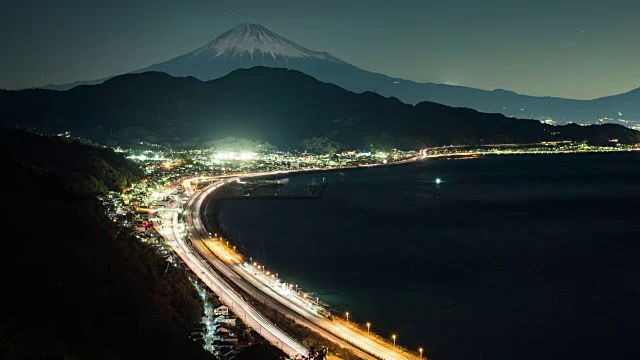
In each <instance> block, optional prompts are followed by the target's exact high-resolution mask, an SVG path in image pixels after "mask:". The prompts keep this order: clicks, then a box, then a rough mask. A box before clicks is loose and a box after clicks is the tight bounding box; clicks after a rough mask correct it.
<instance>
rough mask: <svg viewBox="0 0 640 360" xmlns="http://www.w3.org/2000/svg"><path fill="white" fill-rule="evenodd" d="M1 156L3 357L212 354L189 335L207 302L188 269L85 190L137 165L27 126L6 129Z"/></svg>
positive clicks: (117, 183)
mask: <svg viewBox="0 0 640 360" xmlns="http://www.w3.org/2000/svg"><path fill="white" fill-rule="evenodd" d="M0 156H1V157H2V166H3V178H4V179H3V180H4V181H3V183H4V184H5V185H4V188H3V192H4V195H5V197H4V199H3V200H4V201H3V206H2V225H3V226H2V227H3V234H4V235H3V237H2V242H3V244H2V248H3V260H2V262H0V263H1V264H2V265H1V267H2V268H1V271H2V274H3V281H2V295H3V296H2V298H3V306H2V307H0V354H1V355H0V358H2V359H207V358H209V359H210V358H211V357H210V356H208V355H207V354H206V352H204V350H202V349H201V348H200V345H198V344H196V343H194V342H192V341H191V340H189V338H188V335H189V332H190V331H191V330H192V329H193V328H194V326H196V325H197V323H198V322H199V320H200V317H201V313H202V303H201V301H200V299H199V297H198V294H197V293H196V291H195V289H194V287H193V286H192V285H191V284H190V283H189V280H188V278H187V277H186V275H185V274H184V273H183V272H182V271H180V270H177V269H175V268H174V267H168V268H167V263H166V262H165V261H164V260H163V259H162V258H161V257H160V256H159V255H158V254H157V253H156V252H155V251H154V250H153V249H152V248H151V247H149V246H148V245H146V244H143V243H141V242H140V241H138V240H137V239H135V238H133V237H131V236H129V235H126V234H125V232H124V231H119V229H118V228H116V227H115V226H114V225H113V223H111V222H109V220H108V219H107V218H106V216H105V215H104V214H103V211H102V209H101V208H100V205H99V204H98V202H97V200H96V198H95V197H94V196H92V195H88V194H91V193H93V192H94V191H95V190H102V189H104V188H108V189H113V190H115V189H118V188H119V187H121V186H122V185H124V184H126V183H128V182H130V181H132V180H134V179H135V178H136V177H137V176H139V175H140V170H139V169H137V168H136V167H135V165H134V164H130V163H129V162H128V161H126V160H125V159H124V158H122V157H121V156H119V155H118V154H116V153H113V152H112V151H111V150H108V149H98V148H93V147H91V146H87V145H81V144H77V143H68V142H65V141H64V140H62V139H59V138H45V137H39V136H36V135H33V134H29V133H25V132H22V131H0ZM165 269H166V272H165Z"/></svg>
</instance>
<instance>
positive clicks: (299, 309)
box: [156, 151, 426, 359]
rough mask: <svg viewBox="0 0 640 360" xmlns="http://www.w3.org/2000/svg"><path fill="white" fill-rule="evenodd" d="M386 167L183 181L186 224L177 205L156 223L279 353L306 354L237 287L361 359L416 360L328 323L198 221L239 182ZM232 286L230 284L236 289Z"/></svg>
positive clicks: (312, 305) (319, 309) (308, 303)
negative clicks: (213, 198)
mask: <svg viewBox="0 0 640 360" xmlns="http://www.w3.org/2000/svg"><path fill="white" fill-rule="evenodd" d="M425 156H426V153H425V152H424V151H421V152H420V154H419V156H416V157H413V158H410V159H405V160H401V161H397V162H393V163H390V164H388V165H392V164H401V163H408V162H412V161H416V160H420V159H424V158H425ZM383 165H385V164H367V165H358V166H349V167H340V168H338V167H335V168H331V167H330V168H322V169H303V170H283V171H273V172H264V173H255V174H242V175H240V176H229V175H227V176H218V177H206V176H205V177H197V178H190V179H185V180H184V181H183V182H182V185H183V187H184V189H185V194H186V196H188V197H189V198H188V201H187V203H186V204H185V206H184V209H183V214H184V221H185V222H184V223H181V222H180V219H179V214H178V212H179V211H180V209H179V206H180V202H179V201H176V202H174V203H173V205H172V209H173V210H175V211H174V212H172V213H167V212H164V213H163V214H164V215H163V219H164V221H163V225H162V226H160V225H158V224H156V227H157V228H158V230H159V233H160V234H162V235H163V236H164V237H165V239H166V240H167V242H168V243H169V244H170V245H171V246H172V248H173V249H174V250H175V252H176V253H177V254H178V255H179V256H180V257H181V258H182V260H183V261H184V262H185V263H186V264H187V265H188V266H189V268H191V269H192V270H193V272H194V273H195V274H196V275H197V276H198V277H199V278H200V279H201V280H202V281H203V282H204V283H205V284H206V285H207V286H208V287H209V288H210V289H211V290H213V291H214V292H215V293H216V294H217V295H218V296H220V299H221V301H222V302H224V303H225V304H227V305H228V306H229V307H230V310H231V311H233V312H234V313H235V314H236V315H237V316H238V317H240V318H241V319H243V320H244V321H245V323H246V324H247V325H248V326H250V327H251V328H253V329H254V330H255V331H258V332H259V333H260V334H261V335H262V336H263V337H264V338H265V339H266V340H267V341H269V342H270V343H271V344H273V345H275V346H276V347H278V348H281V349H282V350H283V351H285V352H286V353H287V354H289V355H297V354H301V355H306V354H307V349H306V348H305V347H304V346H302V345H301V344H300V343H298V342H297V341H296V340H294V339H293V338H291V337H290V336H289V335H288V334H286V333H285V332H284V331H282V330H280V329H279V328H277V327H276V326H275V325H274V324H273V323H271V322H270V321H269V320H268V319H266V318H265V317H264V316H263V315H262V314H260V313H259V312H258V311H257V310H256V309H255V308H253V307H252V306H251V305H250V304H249V303H247V302H246V301H245V300H244V298H243V297H242V295H240V293H238V292H237V291H236V290H235V289H236V288H237V289H241V290H242V291H243V292H244V293H246V294H249V295H250V296H251V297H253V298H254V299H256V300H258V301H259V302H261V303H263V304H264V305H266V306H268V307H270V308H273V309H275V310H277V311H279V312H281V313H283V314H285V315H286V316H287V317H289V318H291V319H293V320H294V321H295V322H296V323H299V324H302V325H304V326H306V327H308V328H309V329H311V330H312V331H314V332H316V333H318V334H319V335H321V336H323V337H324V338H326V339H328V340H330V341H332V342H334V343H336V344H338V345H339V346H341V347H344V348H347V349H349V350H351V351H352V352H353V353H354V354H355V355H356V356H358V357H360V358H362V359H376V358H381V359H416V358H418V356H416V355H415V354H412V353H408V352H406V351H404V350H403V349H402V348H400V347H398V348H395V346H394V345H391V344H389V343H387V342H385V341H383V340H381V339H380V338H378V337H376V336H374V335H373V334H372V335H371V336H369V334H368V333H367V332H366V331H363V330H362V329H360V328H359V327H357V326H354V325H353V324H350V323H346V322H345V321H340V320H329V319H328V318H327V317H326V316H324V314H323V309H322V307H321V306H319V304H315V303H314V302H313V301H312V299H309V298H303V297H302V296H301V294H299V293H297V292H296V291H293V290H292V289H283V288H282V286H281V284H278V283H277V282H275V281H271V280H270V279H269V278H268V277H266V276H264V275H263V274H260V273H259V272H258V271H256V269H254V268H253V266H251V265H248V264H247V265H246V266H245V265H244V261H243V260H242V257H241V256H240V255H239V254H237V253H233V252H231V251H230V249H228V248H226V247H225V246H222V244H219V243H220V242H219V241H217V242H216V241H211V240H210V239H209V238H210V236H208V235H209V234H208V233H207V230H206V228H205V227H204V226H203V224H202V220H201V217H200V216H201V209H202V204H203V202H204V201H205V200H206V199H207V198H208V197H209V196H210V195H212V194H213V193H214V192H215V191H216V190H218V189H219V188H220V187H221V186H223V185H225V184H228V183H230V182H234V181H239V180H240V179H241V178H249V177H257V176H269V175H271V176H273V175H283V174H291V173H301V172H309V171H318V170H323V171H330V170H337V169H340V170H342V169H348V168H361V167H375V166H383ZM200 181H207V182H211V181H215V182H214V183H213V184H211V185H209V186H207V187H205V188H204V189H202V190H200V191H195V190H194V188H193V187H192V183H193V182H200ZM185 225H186V227H185ZM186 230H188V231H186ZM187 234H188V236H187ZM216 243H217V244H216ZM221 275H222V276H221ZM228 281H230V282H232V283H233V286H232V285H231V284H230V283H229V282H228ZM234 286H235V288H234Z"/></svg>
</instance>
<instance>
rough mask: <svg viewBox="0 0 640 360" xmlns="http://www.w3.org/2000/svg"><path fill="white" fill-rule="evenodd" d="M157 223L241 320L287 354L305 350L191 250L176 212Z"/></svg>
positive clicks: (180, 254)
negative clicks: (161, 223)
mask: <svg viewBox="0 0 640 360" xmlns="http://www.w3.org/2000/svg"><path fill="white" fill-rule="evenodd" d="M219 185H220V183H217V184H214V185H212V186H211V187H210V189H215V188H216V187H217V186H219ZM163 224H164V225H163V226H161V227H160V229H159V230H160V233H161V234H162V235H163V236H164V237H165V239H166V240H167V241H168V242H169V244H170V245H171V247H172V248H173V249H174V251H175V252H176V253H177V254H178V255H179V256H180V258H182V260H183V261H184V262H185V263H186V264H187V266H189V268H191V270H192V271H193V272H194V274H196V275H197V276H198V277H199V278H200V280H202V281H203V282H204V283H205V284H206V285H207V286H208V287H209V288H210V289H211V290H213V291H214V292H215V293H216V294H217V295H218V296H220V299H221V300H222V301H223V302H224V303H225V304H227V305H228V306H229V307H230V309H231V310H232V311H233V312H234V313H235V314H236V315H237V316H240V317H241V318H242V319H243V320H244V322H245V323H246V324H247V325H248V326H250V327H251V328H253V329H254V330H255V331H258V332H259V333H260V335H261V336H262V337H264V338H265V339H266V340H267V341H269V342H270V343H271V344H273V345H275V346H276V347H278V348H280V349H282V350H283V351H284V352H285V353H287V354H288V355H290V356H295V355H298V354H300V355H304V356H306V354H307V349H306V348H305V347H304V346H302V345H301V344H300V343H298V342H297V341H296V340H294V339H293V338H291V337H290V336H289V335H287V334H286V333H285V332H284V331H282V330H280V329H279V328H277V327H276V326H275V325H274V324H273V323H271V322H270V321H269V320H267V319H266V318H265V317H264V316H263V315H262V314H260V313H259V312H258V311H257V310H255V309H254V308H253V307H252V306H251V305H250V304H248V303H247V302H246V301H245V300H244V299H243V298H242V296H241V295H239V294H238V293H237V292H236V291H235V290H234V289H233V288H232V287H231V286H230V285H229V284H228V283H227V282H226V281H225V280H223V279H222V278H221V277H220V276H218V275H217V274H216V272H215V271H213V269H212V268H211V267H210V266H209V265H208V264H207V263H206V261H205V260H204V259H202V257H201V256H200V255H199V254H198V253H197V252H194V251H192V250H191V248H190V247H189V246H188V245H187V243H186V240H185V238H184V237H183V230H184V229H183V226H182V225H181V224H180V222H179V219H178V212H177V211H176V212H173V213H172V214H166V215H165V217H164V221H163Z"/></svg>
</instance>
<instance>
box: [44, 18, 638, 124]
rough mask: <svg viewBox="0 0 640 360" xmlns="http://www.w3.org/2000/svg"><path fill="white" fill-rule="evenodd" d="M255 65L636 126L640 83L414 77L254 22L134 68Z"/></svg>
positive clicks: (485, 107)
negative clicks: (569, 94)
mask: <svg viewBox="0 0 640 360" xmlns="http://www.w3.org/2000/svg"><path fill="white" fill-rule="evenodd" d="M254 66H265V67H276V68H287V69H292V70H298V71H301V72H303V73H306V74H308V75H311V76H313V77H315V78H316V79H318V80H320V81H323V82H329V83H333V84H336V85H338V86H340V87H343V88H345V89H347V90H350V91H354V92H365V91H374V92H376V93H378V94H380V95H384V96H387V97H390V96H393V97H396V98H398V99H400V100H402V101H403V102H406V103H410V104H416V103H419V102H421V101H431V102H436V103H440V104H443V105H447V106H453V107H471V108H473V109H475V110H478V111H482V112H490V113H502V114H504V115H506V116H510V117H516V118H528V119H538V120H545V121H547V122H549V123H554V122H555V123H558V124H564V123H570V122H575V123H584V124H586V123H599V124H602V123H605V122H613V123H619V124H622V125H626V126H630V127H634V128H640V89H636V90H633V91H630V92H628V93H624V94H619V95H613V96H608V97H603V98H599V99H594V100H574V99H564V98H554V97H535V96H527V95H521V94H517V93H515V92H512V91H507V90H493V91H489V90H481V89H475V88H470V87H464V86H456V85H446V84H437V83H428V82H427V83H418V82H414V81H411V80H405V79H400V78H394V77H390V76H387V75H383V74H379V73H375V72H370V71H366V70H363V69H360V68H358V67H356V66H354V65H351V64H349V63H347V62H345V61H342V60H340V59H338V58H337V57H335V56H333V55H330V54H328V53H326V52H318V51H313V50H309V49H307V48H305V47H303V46H301V45H298V44H296V43H294V42H293V41H290V40H288V39H285V38H284V37H282V36H280V35H278V34H276V33H274V32H272V31H270V30H269V29H267V28H265V27H264V26H262V25H258V24H240V25H238V26H236V27H234V28H232V29H231V30H228V31H227V32H225V33H223V34H221V35H220V36H218V37H217V38H215V39H214V40H213V41H211V42H209V43H207V44H205V45H204V46H202V47H200V48H198V49H195V50H193V51H191V52H189V53H187V54H184V55H181V56H178V57H176V58H173V59H170V60H168V61H165V62H161V63H158V64H154V65H151V66H149V67H146V68H143V69H139V70H136V71H133V73H141V72H147V71H160V72H165V73H167V74H170V75H172V76H178V77H188V76H194V77H196V78H198V79H200V80H204V81H207V80H212V79H217V78H220V77H223V76H225V75H227V74H229V73H230V72H232V71H233V70H237V69H243V68H245V69H246V68H251V67H254ZM105 80H107V78H105V79H99V80H94V81H83V82H76V83H72V84H66V85H50V86H47V88H49V89H56V90H67V89H70V88H72V87H75V86H77V85H85V84H89V85H90V84H98V83H102V82H103V81H105Z"/></svg>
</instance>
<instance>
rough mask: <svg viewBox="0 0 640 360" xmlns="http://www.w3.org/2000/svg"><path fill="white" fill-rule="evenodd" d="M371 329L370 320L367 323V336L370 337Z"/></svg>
mask: <svg viewBox="0 0 640 360" xmlns="http://www.w3.org/2000/svg"><path fill="white" fill-rule="evenodd" d="M370 329H371V323H370V322H368V323H367V338H368V337H369V335H370V333H369V330H370Z"/></svg>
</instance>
